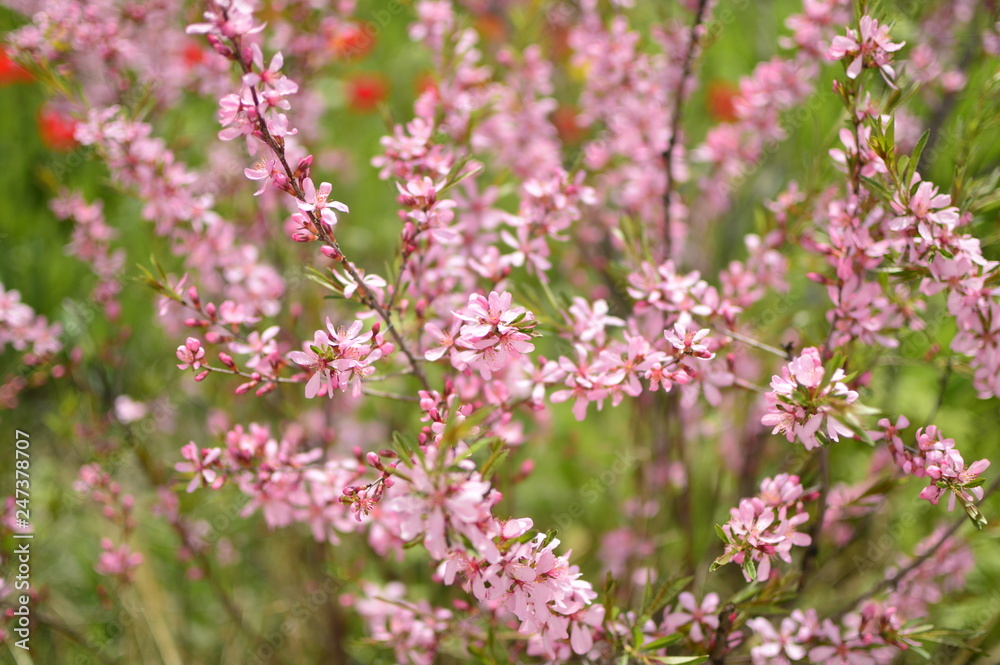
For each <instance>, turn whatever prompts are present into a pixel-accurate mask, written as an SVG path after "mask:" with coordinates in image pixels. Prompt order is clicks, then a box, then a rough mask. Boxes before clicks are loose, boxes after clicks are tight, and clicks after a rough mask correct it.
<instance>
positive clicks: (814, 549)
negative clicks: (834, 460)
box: [799, 447, 830, 593]
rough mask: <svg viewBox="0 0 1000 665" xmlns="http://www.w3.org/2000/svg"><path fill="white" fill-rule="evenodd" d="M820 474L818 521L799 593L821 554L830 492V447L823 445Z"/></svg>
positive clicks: (806, 557)
mask: <svg viewBox="0 0 1000 665" xmlns="http://www.w3.org/2000/svg"><path fill="white" fill-rule="evenodd" d="M819 475H820V486H819V499H818V501H819V510H818V511H817V513H816V522H815V523H814V524H813V525H812V529H811V530H810V532H809V535H810V537H811V538H812V542H810V543H809V546H808V547H807V548H806V552H805V554H804V555H803V556H802V576H801V577H799V593H802V589H804V588H805V585H806V579H807V578H808V577H809V573H811V572H812V569H813V566H814V564H815V563H816V557H817V555H819V536H820V533H822V531H823V520H824V519H826V504H827V498H828V496H829V494H830V449H829V448H827V447H823V448H822V449H821V450H820V452H819Z"/></svg>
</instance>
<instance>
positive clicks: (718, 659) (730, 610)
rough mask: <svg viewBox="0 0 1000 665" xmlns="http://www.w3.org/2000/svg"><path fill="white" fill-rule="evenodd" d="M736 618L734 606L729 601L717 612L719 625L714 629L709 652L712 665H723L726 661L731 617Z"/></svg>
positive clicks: (731, 624) (731, 627)
mask: <svg viewBox="0 0 1000 665" xmlns="http://www.w3.org/2000/svg"><path fill="white" fill-rule="evenodd" d="M735 618H736V606H735V605H733V604H732V603H729V604H728V605H726V606H725V607H723V608H722V611H721V612H719V627H718V628H716V629H715V639H714V641H713V643H712V653H711V654H709V657H710V658H711V661H710V662H711V663H712V665H723V664H724V663H725V662H726V652H727V651H729V649H728V647H729V632H730V631H731V630H732V629H733V619H735Z"/></svg>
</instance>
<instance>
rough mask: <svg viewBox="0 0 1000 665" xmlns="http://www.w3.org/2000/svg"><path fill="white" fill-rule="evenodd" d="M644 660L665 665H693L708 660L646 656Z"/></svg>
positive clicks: (703, 657) (703, 658) (705, 657)
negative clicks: (664, 664)
mask: <svg viewBox="0 0 1000 665" xmlns="http://www.w3.org/2000/svg"><path fill="white" fill-rule="evenodd" d="M646 658H648V659H649V660H652V661H655V662H657V663H667V665H685V664H690V665H694V664H695V663H704V662H705V661H706V660H708V656H646Z"/></svg>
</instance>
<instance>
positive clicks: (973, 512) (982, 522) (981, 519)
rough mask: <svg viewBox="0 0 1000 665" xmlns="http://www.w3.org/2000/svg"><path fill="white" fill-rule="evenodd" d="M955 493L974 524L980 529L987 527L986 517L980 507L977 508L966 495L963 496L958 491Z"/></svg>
mask: <svg viewBox="0 0 1000 665" xmlns="http://www.w3.org/2000/svg"><path fill="white" fill-rule="evenodd" d="M955 494H956V496H958V498H959V500H960V501H961V502H962V507H963V508H965V514H966V515H968V516H969V519H970V520H972V524H973V526H975V527H976V529H977V530H978V531H982V530H983V529H985V528H986V517H985V516H984V515H983V514H982V513H981V512H980V511H979V508H977V507H976V505H975V504H974V503H972V502H970V501H967V500H966V499H965V497H963V496H962V495H961V494H959V493H958V492H956V493H955Z"/></svg>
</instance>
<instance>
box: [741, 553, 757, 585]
mask: <svg viewBox="0 0 1000 665" xmlns="http://www.w3.org/2000/svg"><path fill="white" fill-rule="evenodd" d="M743 570H744V571H746V574H747V575H748V576H749V577H750V579H751V580H756V579H757V564H755V563H754V562H753V559H751V558H750V556H749V555H748V556H747V557H746V558H745V559H743Z"/></svg>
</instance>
